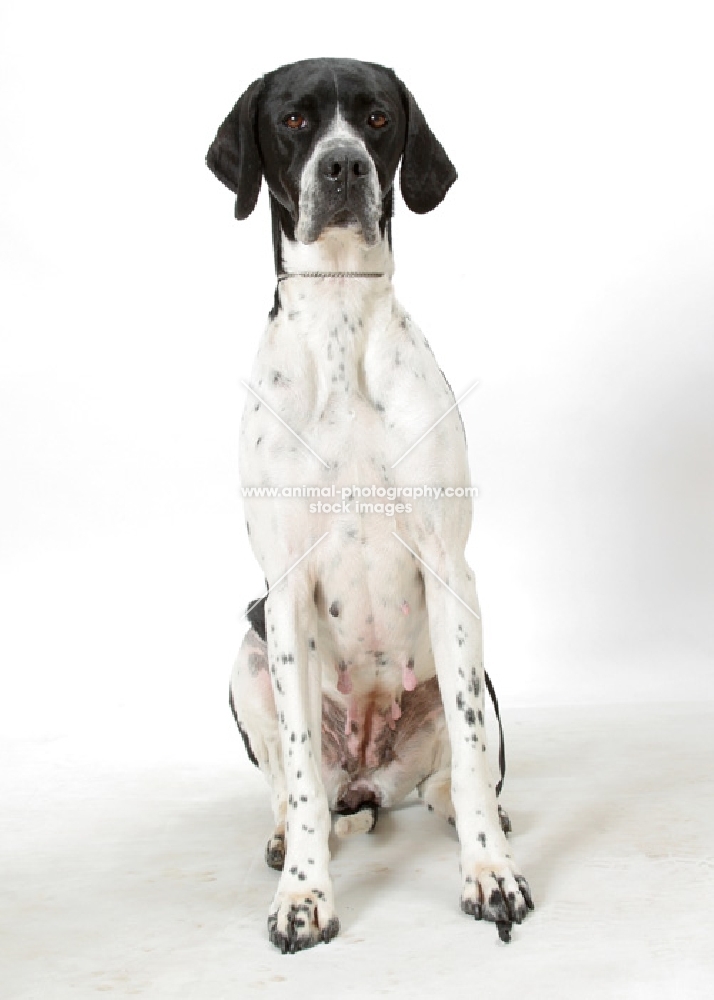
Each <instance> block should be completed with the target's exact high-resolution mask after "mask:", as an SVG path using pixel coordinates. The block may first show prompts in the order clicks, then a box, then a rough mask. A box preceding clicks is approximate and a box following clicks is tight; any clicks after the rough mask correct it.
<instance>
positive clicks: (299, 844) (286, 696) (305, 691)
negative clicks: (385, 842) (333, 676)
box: [265, 572, 340, 953]
mask: <svg viewBox="0 0 714 1000" xmlns="http://www.w3.org/2000/svg"><path fill="white" fill-rule="evenodd" d="M310 594H311V588H310V585H309V580H308V576H307V574H306V573H299V572H294V573H293V574H291V576H290V577H289V578H288V579H286V580H284V581H283V582H282V583H281V584H279V585H278V586H277V587H276V588H274V589H273V588H271V589H270V594H269V597H268V599H267V601H266V605H265V612H266V633H267V641H268V657H269V662H270V674H271V678H272V683H273V690H274V692H275V707H276V711H277V717H278V725H279V729H280V741H281V745H282V751H283V766H284V769H285V780H286V785H287V793H288V804H287V818H286V839H287V847H286V855H285V864H284V867H283V871H282V875H281V877H280V882H279V884H278V890H277V892H276V894H275V898H274V899H273V902H272V905H271V907H270V912H269V915H268V933H269V935H270V940H271V941H272V942H273V944H274V945H276V946H277V947H278V948H280V950H281V951H282V952H283V953H285V952H296V951H301V950H302V949H303V948H310V947H312V945H315V944H318V942H320V941H330V940H331V939H332V938H333V937H334V936H335V935H336V934H337V932H338V931H339V926H340V925H339V921H338V920H337V917H336V916H335V911H334V904H333V896H332V883H331V881H330V875H329V870H328V869H329V861H330V855H329V848H328V836H329V832H330V810H329V807H328V803H327V797H326V795H325V789H324V786H323V783H322V776H321V760H320V756H321V755H320V742H321V739H320V734H321V711H320V698H319V688H320V677H319V676H310V672H309V669H308V666H309V665H310V666H311V667H312V669H313V670H314V669H318V670H319V667H318V666H317V660H316V659H315V658H310V657H309V655H308V633H307V631H306V623H307V622H309V621H311V616H312V615H313V613H314V607H313V604H312V601H311V598H310ZM316 706H317V707H316Z"/></svg>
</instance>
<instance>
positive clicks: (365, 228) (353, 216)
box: [296, 207, 379, 247]
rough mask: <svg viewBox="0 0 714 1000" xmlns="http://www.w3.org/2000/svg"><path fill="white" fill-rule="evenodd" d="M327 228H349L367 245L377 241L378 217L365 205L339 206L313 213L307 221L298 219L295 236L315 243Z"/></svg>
mask: <svg viewBox="0 0 714 1000" xmlns="http://www.w3.org/2000/svg"><path fill="white" fill-rule="evenodd" d="M327 229H345V230H351V231H352V232H354V233H356V234H357V235H358V236H360V237H361V239H362V240H363V241H364V243H365V244H366V245H367V246H369V247H371V246H374V245H375V244H376V243H377V242H378V241H379V218H378V216H377V215H376V213H375V212H371V211H368V210H367V208H366V207H365V208H361V209H357V208H347V207H341V208H337V209H335V210H334V211H331V212H330V211H322V212H318V213H314V214H313V216H312V218H311V219H310V220H309V221H305V220H303V219H300V220H299V221H298V225H297V230H296V236H297V238H298V240H299V241H300V242H301V243H308V244H309V243H315V242H316V241H317V240H318V239H319V238H320V236H322V234H323V233H324V232H325V230H327Z"/></svg>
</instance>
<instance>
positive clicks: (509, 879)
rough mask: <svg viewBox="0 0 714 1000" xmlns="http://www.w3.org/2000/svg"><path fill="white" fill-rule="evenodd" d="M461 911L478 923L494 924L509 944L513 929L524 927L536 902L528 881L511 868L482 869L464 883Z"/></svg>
mask: <svg viewBox="0 0 714 1000" xmlns="http://www.w3.org/2000/svg"><path fill="white" fill-rule="evenodd" d="M461 909H462V910H463V911H464V913H467V914H468V915H469V916H472V917H475V918H476V920H491V921H493V923H495V925H496V928H497V930H498V936H499V937H500V939H501V940H502V941H506V942H507V941H510V940H511V927H512V925H513V924H520V923H522V921H523V920H524V919H525V917H526V915H527V913H528V911H529V910H532V909H533V898H532V896H531V891H530V888H529V886H528V883H527V882H526V880H525V878H524V877H523V876H522V875H520V874H518V873H517V872H515V871H513V870H512V869H511V867H510V865H508V864H504V865H495V866H488V865H480V866H475V867H474V870H473V871H472V872H471V873H470V874H469V875H467V876H466V877H465V879H464V887H463V891H462V894H461Z"/></svg>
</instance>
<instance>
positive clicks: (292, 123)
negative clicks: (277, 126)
mask: <svg viewBox="0 0 714 1000" xmlns="http://www.w3.org/2000/svg"><path fill="white" fill-rule="evenodd" d="M283 125H287V127H288V128H292V129H299V128H305V126H306V125H307V118H305V116H304V115H301V114H300V112H299V111H294V112H293V114H291V115H288V116H287V118H283Z"/></svg>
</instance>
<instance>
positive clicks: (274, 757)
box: [229, 628, 287, 871]
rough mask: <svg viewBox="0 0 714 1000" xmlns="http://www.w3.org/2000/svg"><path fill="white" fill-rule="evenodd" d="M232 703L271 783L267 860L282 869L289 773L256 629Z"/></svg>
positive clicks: (234, 677) (235, 679)
mask: <svg viewBox="0 0 714 1000" xmlns="http://www.w3.org/2000/svg"><path fill="white" fill-rule="evenodd" d="M229 702H230V706H231V711H232V712H233V717H234V718H235V720H236V724H237V726H238V730H239V732H240V734H241V737H242V739H243V743H244V744H245V748H246V751H247V753H248V757H249V758H250V760H251V761H252V762H253V763H254V764H255V765H256V766H257V767H259V768H260V770H261V771H262V772H263V774H264V775H265V777H266V779H267V781H268V784H269V785H270V790H271V805H272V809H273V818H274V822H275V827H274V830H273V834H272V836H271V837H270V839H269V840H268V843H267V845H266V848H265V860H266V863H267V864H268V865H269V867H270V868H275V869H276V870H278V871H280V870H282V867H283V863H284V861H285V819H286V811H287V791H286V787H285V772H284V769H283V761H282V750H281V746H280V734H279V732H278V716H277V712H276V708H275V699H274V697H273V690H272V685H271V683H270V674H269V672H268V651H267V646H266V644H265V642H264V641H263V639H261V638H260V636H259V635H258V634H257V632H256V631H255V630H254V629H253V628H251V629H249V630H248V632H247V633H246V635H245V638H244V639H243V643H242V645H241V648H240V652H239V653H238V657H237V658H236V661H235V665H234V667H233V672H232V674H231V681H230V694H229Z"/></svg>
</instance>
